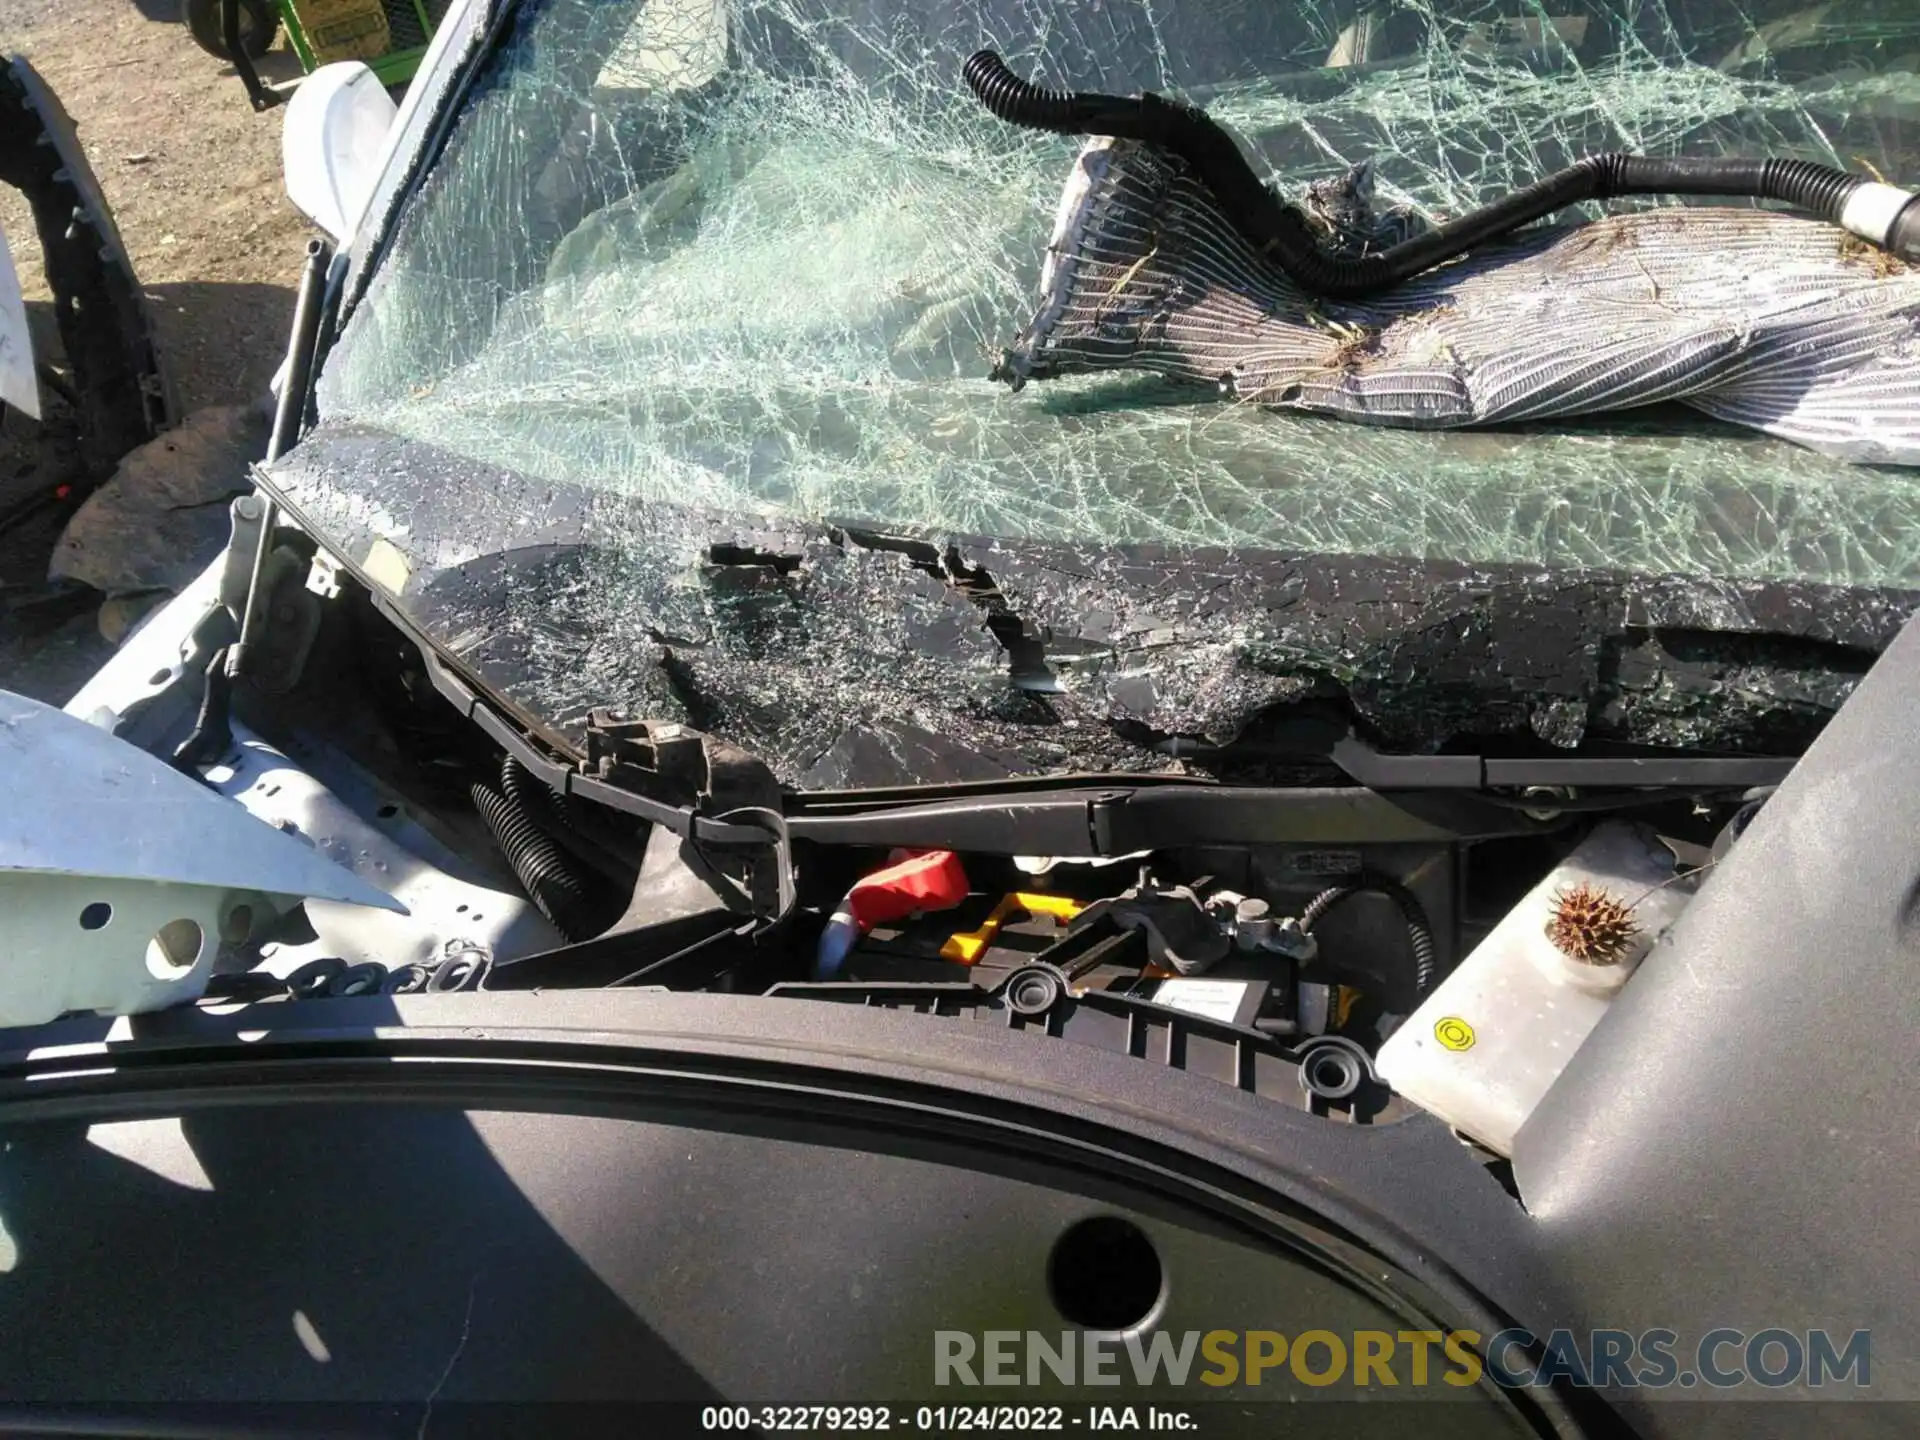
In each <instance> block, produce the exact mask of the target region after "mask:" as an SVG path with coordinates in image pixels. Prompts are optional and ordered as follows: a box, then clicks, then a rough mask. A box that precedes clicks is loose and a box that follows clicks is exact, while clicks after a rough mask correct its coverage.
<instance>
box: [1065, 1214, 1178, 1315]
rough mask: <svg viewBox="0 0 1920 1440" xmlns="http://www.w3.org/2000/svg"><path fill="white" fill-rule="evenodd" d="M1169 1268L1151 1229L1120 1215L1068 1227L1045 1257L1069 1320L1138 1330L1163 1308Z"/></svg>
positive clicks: (1085, 1221) (1079, 1222)
mask: <svg viewBox="0 0 1920 1440" xmlns="http://www.w3.org/2000/svg"><path fill="white" fill-rule="evenodd" d="M1165 1291H1166V1272H1165V1270H1163V1269H1162V1267H1161V1264H1160V1255H1159V1252H1158V1251H1156V1250H1155V1249H1154V1248H1153V1241H1151V1240H1149V1239H1148V1238H1147V1232H1146V1231H1144V1230H1142V1229H1141V1228H1140V1227H1139V1226H1138V1225H1136V1224H1134V1223H1133V1222H1132V1221H1131V1220H1126V1219H1122V1218H1121V1217H1120V1216H1118V1215H1099V1216H1095V1217H1094V1218H1092V1219H1090V1220H1080V1221H1077V1222H1075V1223H1074V1224H1073V1225H1070V1226H1069V1227H1067V1229H1066V1231H1065V1232H1064V1233H1063V1234H1062V1235H1061V1236H1060V1238H1059V1239H1058V1240H1056V1241H1054V1242H1053V1253H1052V1254H1050V1255H1049V1256H1048V1257H1047V1293H1048V1295H1050V1296H1051V1297H1052V1299H1053V1308H1054V1309H1056V1310H1058V1311H1059V1312H1060V1315H1061V1318H1062V1319H1064V1320H1066V1321H1067V1323H1068V1324H1071V1325H1078V1326H1080V1327H1081V1328H1082V1329H1086V1330H1104V1331H1109V1332H1123V1331H1128V1330H1137V1329H1139V1328H1140V1327H1141V1326H1143V1325H1145V1324H1146V1323H1147V1322H1148V1321H1149V1320H1151V1319H1152V1318H1153V1316H1154V1314H1155V1312H1156V1311H1158V1310H1159V1308H1160V1302H1161V1299H1162V1297H1163V1295H1164V1293H1165Z"/></svg>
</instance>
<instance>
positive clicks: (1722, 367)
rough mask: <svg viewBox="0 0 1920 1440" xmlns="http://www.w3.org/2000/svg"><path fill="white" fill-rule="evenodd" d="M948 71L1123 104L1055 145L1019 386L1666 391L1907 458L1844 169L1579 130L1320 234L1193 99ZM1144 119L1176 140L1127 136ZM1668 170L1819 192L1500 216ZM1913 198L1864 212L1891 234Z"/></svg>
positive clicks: (1453, 422)
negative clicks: (1528, 156) (1072, 159)
mask: <svg viewBox="0 0 1920 1440" xmlns="http://www.w3.org/2000/svg"><path fill="white" fill-rule="evenodd" d="M966 78H967V80H968V83H969V85H970V86H971V87H972V88H973V90H974V92H975V94H976V96H978V97H979V98H980V99H981V101H982V103H983V104H984V105H985V106H986V107H987V108H988V109H989V110H991V111H993V113H995V114H997V115H1000V116H1001V117H1002V118H1004V119H1009V120H1012V121H1013V122H1014V123H1020V124H1025V125H1028V126H1029V127H1031V128H1043V129H1050V130H1072V129H1085V128H1089V127H1095V126H1104V127H1105V128H1107V129H1109V130H1112V131H1116V132H1118V135H1117V136H1116V135H1100V136H1099V137H1097V138H1095V139H1093V140H1092V141H1090V142H1089V143H1088V144H1087V145H1086V146H1085V147H1083V149H1082V150H1081V152H1080V155H1079V157H1078V159H1077V160H1076V163H1075V167H1074V171H1073V174H1072V176H1071V177H1070V179H1069V181H1068V184H1067V187H1066V191H1065V194H1064V195H1063V197H1062V201H1061V206H1060V212H1059V220H1058V223H1057V225H1056V228H1055V230H1054V233H1053V235H1052V237H1051V239H1050V241H1049V243H1048V252H1047V261H1046V265H1045V267H1044V270H1043V273H1042V282H1041V289H1042V296H1041V304H1040V308H1039V311H1038V313H1037V314H1036V316H1035V318H1034V319H1033V320H1032V321H1031V322H1030V323H1029V324H1028V326H1027V327H1026V329H1025V330H1023V331H1022V332H1021V334H1020V336H1019V338H1018V339H1017V340H1016V341H1015V343H1014V344H1013V346H1012V347H1011V348H1009V349H1008V350H1007V351H1006V352H1004V353H1003V355H1002V356H1001V358H1000V361H999V363H998V365H997V366H996V367H995V370H994V372H993V373H994V378H996V379H999V380H1004V381H1007V382H1008V383H1010V384H1011V385H1012V386H1013V387H1014V388H1015V389H1018V388H1020V387H1021V386H1022V385H1024V384H1025V383H1026V382H1027V381H1028V380H1039V379H1046V378H1049V377H1052V376H1057V375H1065V374H1071V373H1076V372H1087V371H1097V370H1113V369H1128V370H1146V371H1151V372H1155V373H1158V374H1161V375H1164V376H1167V377H1169V378H1172V379H1176V380H1183V381H1189V382H1196V383H1202V384H1214V385H1217V386H1218V387H1219V389H1220V391H1221V393H1222V394H1224V395H1226V396H1228V397H1230V398H1234V399H1239V400H1244V401H1248V402H1251V403H1254V404H1258V405H1265V406H1273V407H1278V408H1288V409H1297V410H1303V411H1309V412H1314V413H1319V414H1326V415H1333V416H1337V417H1339V418H1342V419H1346V420H1356V421H1362V422H1367V423H1372V424H1378V425H1391V426H1400V427H1406V428H1416V429H1447V428H1459V427H1466V426H1476V425H1495V424H1510V423H1515V422H1524V421H1537V420H1546V419H1553V418H1560V417H1570V416H1579V415H1591V414H1596V413H1601V412H1606V411H1617V410H1625V409H1630V408H1634V407H1638V406H1642V405H1649V404H1653V403H1656V402H1661V401H1680V402H1683V403H1685V404H1687V405H1690V406H1692V407H1693V408H1694V409H1696V410H1700V411H1702V412H1704V413H1706V414H1708V415H1711V416H1713V417H1715V418H1717V419H1720V420H1725V421H1729V422H1732V423H1734V424H1738V425H1743V426H1746V427H1749V428H1752V429H1755V430H1760V431H1764V432H1766V433H1768V434H1771V435H1776V436H1779V437H1781V438H1783V439H1787V440H1792V441H1795V442H1797V443H1799V444H1802V445H1805V446H1807V447H1809V448H1811V449H1814V450H1818V451H1821V452H1823V453H1827V454H1831V455H1835V456H1838V457H1840V458H1842V459H1847V460H1852V461H1857V462H1874V463H1882V464H1897V465H1909V466H1920V274H1916V273H1915V272H1914V271H1913V270H1911V269H1910V268H1909V267H1908V266H1907V265H1906V264H1905V262H1904V261H1902V260H1901V259H1899V258H1898V257H1897V256H1896V255H1895V254H1892V253H1889V251H1887V250H1885V249H1880V248H1876V247H1875V246H1874V245H1872V244H1871V243H1869V242H1867V241H1864V240H1862V239H1860V238H1856V237H1855V236H1854V235H1851V234H1848V233H1846V232H1845V231H1842V230H1839V229H1836V227H1835V224H1834V223H1829V222H1833V221H1838V220H1839V219H1840V217H1841V215H1842V213H1843V212H1845V211H1847V209H1848V207H1849V202H1850V198H1851V197H1855V196H1857V195H1858V194H1859V192H1860V191H1861V190H1862V189H1863V188H1867V187H1866V186H1865V182H1864V181H1860V180H1858V179H1856V178H1855V177H1849V176H1846V175H1844V174H1842V173H1841V172H1837V171H1831V170H1827V169H1826V168H1825V167H1820V166H1812V165H1802V164H1799V163H1798V162H1777V161H1752V162H1712V163H1711V164H1710V165H1707V164H1701V163H1698V162H1696V163H1695V165H1694V167H1693V170H1692V171H1688V170H1687V166H1686V164H1685V163H1684V162H1673V161H1662V162H1655V161H1644V160H1640V159H1638V157H1631V156H1624V157H1623V156H1605V157H1596V158H1595V159H1594V160H1592V161H1589V162H1583V163H1582V165H1581V166H1576V167H1573V169H1572V170H1570V171H1567V172H1563V173H1562V175H1560V176H1556V177H1553V178H1552V179H1550V180H1548V181H1544V182H1541V185H1539V186H1536V187H1531V188H1530V189H1529V190H1525V191H1521V192H1517V193H1516V195H1515V196H1514V197H1511V200H1510V202H1503V203H1501V204H1496V205H1494V206H1490V207H1488V208H1487V209H1486V210H1485V211H1481V212H1476V214H1475V215H1472V216H1468V217H1465V218H1464V219H1463V220H1462V221H1460V222H1457V223H1456V224H1455V225H1454V226H1450V227H1448V226H1443V227H1441V229H1440V230H1438V231H1435V232H1430V233H1429V234H1428V235H1425V236H1420V237H1417V238H1415V239H1413V240H1411V241H1407V242H1405V243H1403V244H1401V245H1399V246H1396V247H1394V248H1393V249H1392V250H1389V251H1387V252H1386V253H1385V254H1384V255H1382V254H1375V255H1368V256H1361V257H1342V256H1339V255H1334V254H1329V253H1328V252H1327V250H1326V249H1325V248H1324V247H1323V246H1322V245H1321V243H1320V242H1319V240H1318V238H1317V237H1316V236H1315V235H1314V234H1313V232H1312V230H1311V228H1310V226H1309V222H1308V221H1307V219H1306V218H1305V217H1304V216H1303V215H1302V214H1301V213H1300V212H1299V211H1297V210H1295V209H1293V208H1292V207H1290V206H1286V205H1284V204H1282V203H1281V202H1280V201H1279V200H1278V199H1277V198H1275V197H1274V196H1273V195H1272V194H1271V192H1269V191H1267V190H1266V189H1265V187H1263V186H1261V185H1259V183H1258V181H1257V180H1256V179H1254V177H1253V172H1252V171H1251V169H1250V168H1249V167H1248V166H1247V165H1246V162H1245V161H1244V160H1243V159H1241V157H1240V156H1239V154H1238V152H1237V150H1235V149H1234V148H1233V145H1232V142H1231V140H1230V139H1229V138H1228V137H1227V136H1226V134H1225V132H1224V131H1222V130H1220V129H1219V127H1218V126H1216V125H1214V124H1213V122H1211V121H1210V120H1207V119H1206V117H1205V116H1204V115H1202V114H1201V113H1200V112H1198V111H1195V110H1191V109H1190V108H1188V107H1183V106H1176V105H1174V104H1173V103H1172V102H1167V101H1163V100H1159V99H1158V98H1157V97H1152V96H1147V97H1143V98H1142V100H1138V101H1127V100H1121V99H1119V98H1117V97H1107V96H1071V95H1065V94H1059V93H1055V92H1042V91H1036V90H1034V89H1033V87H1030V86H1025V85H1024V82H1021V81H1018V80H1017V79H1016V78H1014V77H1013V76H1011V74H1010V73H1009V72H1007V71H1006V70H1005V67H1004V66H1003V65H1001V64H1000V62H999V60H998V57H997V56H993V55H992V54H991V52H982V53H981V54H980V55H976V56H975V57H974V58H973V60H971V61H969V63H968V67H967V71H966ZM1143 106H1144V107H1145V110H1144V112H1143V111H1142V108H1141V107H1143ZM1143 113H1144V116H1145V118H1144V120H1143V119H1142V115H1143ZM1149 134H1151V135H1159V136H1163V137H1164V136H1172V137H1174V141H1175V143H1173V144H1170V145H1169V144H1162V143H1157V142H1155V141H1149V140H1144V139H1138V138H1125V137H1126V136H1129V135H1133V136H1140V135H1149ZM1223 148H1224V151H1225V153H1224V154H1223V153H1220V152H1221V151H1222V149H1223ZM1683 171H1686V172H1687V173H1686V174H1682V172H1683ZM1695 172H1697V173H1695ZM1688 175H1691V176H1692V178H1691V179H1688ZM1569 177H1571V178H1569ZM1676 177H1679V180H1678V181H1677V180H1676ZM1679 181H1686V183H1687V184H1689V185H1691V186H1692V188H1693V193H1703V192H1704V193H1717V194H1743V193H1747V194H1752V193H1759V194H1765V195H1768V196H1770V197H1772V198H1780V199H1790V200H1793V201H1795V202H1797V203H1800V204H1802V205H1803V206H1805V207H1806V208H1809V209H1812V210H1814V211H1815V212H1816V213H1818V214H1821V215H1823V216H1825V217H1826V218H1825V219H1805V218H1800V217H1797V216H1792V215H1783V214H1778V213H1774V212H1767V211H1758V210H1747V209H1733V208H1724V207H1715V208H1707V209H1665V210H1656V211H1648V212H1638V213H1633V214H1626V215H1618V216H1611V217H1607V218H1604V219H1601V220H1598V221H1594V222H1591V223H1588V224H1584V225H1575V226H1555V227H1543V228H1538V229H1528V230H1521V231H1517V232H1514V233H1503V232H1513V227H1514V226H1515V225H1516V224H1520V223H1524V222H1525V221H1526V220H1528V219H1535V218H1538V217H1539V216H1540V215H1541V214H1544V213H1548V212H1550V211H1551V210H1553V209H1557V208H1560V206H1562V205H1565V204H1568V203H1571V202H1572V201H1574V200H1578V199H1584V198H1592V197H1593V196H1594V195H1596V194H1619V193H1650V192H1655V191H1659V190H1664V189H1671V188H1674V185H1675V184H1677V183H1679ZM1871 188H1873V189H1876V190H1879V189H1884V190H1889V191H1891V189H1892V187H1871ZM1894 193H1896V194H1897V193H1899V192H1894ZM1913 214H1914V212H1913V207H1912V206H1911V205H1908V206H1907V208H1906V210H1905V211H1901V212H1897V213H1893V212H1890V213H1889V214H1888V215H1887V216H1886V217H1885V218H1884V221H1882V222H1876V227H1875V228H1877V229H1879V230H1881V231H1882V232H1885V233H1883V235H1882V239H1883V240H1889V241H1891V239H1892V238H1894V237H1893V236H1892V232H1893V231H1894V230H1895V229H1896V228H1898V225H1899V224H1904V223H1906V222H1908V221H1911V220H1912V219H1913ZM1516 217H1517V218H1516ZM1909 228H1910V227H1909ZM1905 233H1906V232H1905V230H1901V231H1900V234H1901V235H1905ZM1895 248H1898V247H1897V246H1896V247H1895ZM1396 257H1397V258H1396ZM1446 262H1450V263H1446ZM1436 267H1437V268H1436ZM1383 286H1385V287H1389V288H1384V289H1383V288H1382V287H1383ZM1329 292H1331V295H1332V296H1339V295H1352V294H1357V293H1369V292H1377V293H1371V294H1370V298H1368V299H1365V300H1355V301H1349V302H1347V303H1340V302H1339V301H1338V300H1337V299H1334V298H1330V296H1329Z"/></svg>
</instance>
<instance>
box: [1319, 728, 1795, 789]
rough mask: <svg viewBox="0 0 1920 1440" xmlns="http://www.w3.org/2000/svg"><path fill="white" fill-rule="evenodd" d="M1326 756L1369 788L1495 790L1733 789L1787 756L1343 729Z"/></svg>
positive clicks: (1774, 768)
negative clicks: (1545, 746)
mask: <svg viewBox="0 0 1920 1440" xmlns="http://www.w3.org/2000/svg"><path fill="white" fill-rule="evenodd" d="M1331 758H1332V760H1333V763H1334V764H1336V765H1338V766H1339V767H1340V768H1341V770H1342V771H1344V772H1345V773H1346V774H1347V775H1348V776H1350V777H1351V778H1352V779H1353V780H1355V781H1356V782H1358V783H1359V784H1361V785H1365V786H1366V787H1367V788H1368V789H1370V790H1498V789H1507V788H1513V789H1519V788H1523V787H1525V786H1530V785H1553V786H1576V785H1577V786H1582V787H1589V788H1594V787H1598V788H1608V787H1618V788H1621V789H1662V790H1739V789H1750V788H1752V787H1754V786H1757V785H1778V784H1779V783H1780V782H1781V781H1782V780H1784V779H1786V778H1787V772H1788V771H1790V770H1791V769H1793V760H1792V759H1791V758H1790V757H1786V756H1775V755H1684V754H1681V755H1635V756H1625V757H1615V756H1604V757H1592V756H1581V755H1569V756H1565V757H1560V756H1532V757H1527V758H1523V759H1512V760H1501V759H1490V758H1487V757H1485V756H1480V755H1383V754H1381V753H1380V752H1379V751H1378V750H1375V749H1374V748H1373V747H1372V746H1370V745H1368V744H1367V743H1366V742H1365V741H1363V740H1360V739H1358V738H1357V737H1355V736H1352V735H1349V736H1347V737H1346V738H1345V739H1343V740H1339V741H1336V742H1335V743H1334V746H1333V749H1332V752H1331Z"/></svg>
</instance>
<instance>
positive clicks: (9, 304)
mask: <svg viewBox="0 0 1920 1440" xmlns="http://www.w3.org/2000/svg"><path fill="white" fill-rule="evenodd" d="M0 404H5V405H11V406H12V407H13V408H14V409H15V410H19V411H23V412H24V413H26V414H28V415H31V416H32V417H33V418H34V419H36V420H38V419H39V418H40V382H39V381H38V380H37V379H35V378H34V373H33V337H32V336H31V335H29V334H28V333H27V305H26V301H24V300H22V299H21V298H20V276H19V273H18V272H17V271H15V270H14V268H13V252H12V251H10V250H9V249H8V248H7V234H6V231H4V230H0Z"/></svg>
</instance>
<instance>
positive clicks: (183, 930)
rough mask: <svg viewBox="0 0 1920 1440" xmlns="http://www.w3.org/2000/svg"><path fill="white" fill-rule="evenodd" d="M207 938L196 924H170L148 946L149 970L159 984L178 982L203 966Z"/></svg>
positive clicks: (193, 922)
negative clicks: (202, 949) (201, 952)
mask: <svg viewBox="0 0 1920 1440" xmlns="http://www.w3.org/2000/svg"><path fill="white" fill-rule="evenodd" d="M206 943H207V935H206V932H205V931H204V930H202V929H201V928H200V925H199V922H198V921H194V920H169V921H168V922H167V923H166V924H164V925H162V926H161V927H160V928H159V929H158V930H157V931H155V932H154V936H153V939H151V940H149V941H148V942H147V969H148V970H150V971H151V972H152V973H153V976H154V978H155V979H157V980H178V979H179V978H180V977H181V976H182V975H185V974H186V973H187V972H188V971H189V970H191V969H193V967H194V966H195V965H197V964H199V963H200V951H201V948H202V947H203V946H205V944H206Z"/></svg>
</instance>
